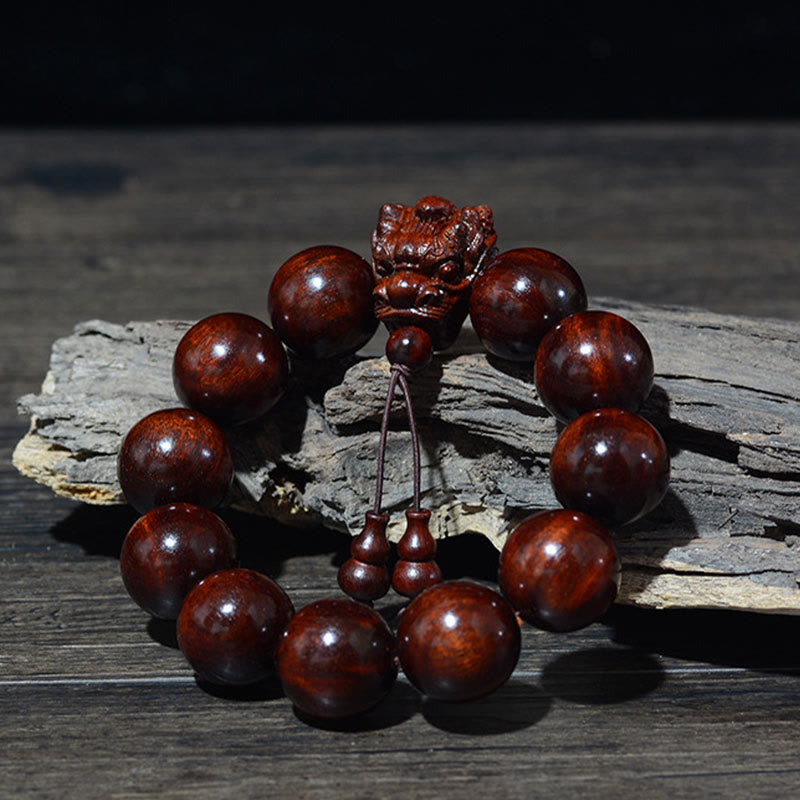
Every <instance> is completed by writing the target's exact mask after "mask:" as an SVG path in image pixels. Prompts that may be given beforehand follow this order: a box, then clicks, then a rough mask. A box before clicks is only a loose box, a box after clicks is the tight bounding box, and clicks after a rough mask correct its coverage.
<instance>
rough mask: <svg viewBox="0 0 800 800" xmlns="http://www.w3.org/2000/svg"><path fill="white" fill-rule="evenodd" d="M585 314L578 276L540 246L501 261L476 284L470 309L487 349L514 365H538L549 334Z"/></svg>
mask: <svg viewBox="0 0 800 800" xmlns="http://www.w3.org/2000/svg"><path fill="white" fill-rule="evenodd" d="M585 309H586V290H585V289H584V288H583V282H582V281H581V279H580V276H579V275H578V273H577V272H576V271H575V270H574V269H573V268H572V266H571V265H570V264H569V263H568V262H567V261H565V260H564V259H563V258H561V257H560V256H557V255H556V254H555V253H551V252H549V251H547V250H539V249H538V248H535V247H521V248H519V249H517V250H508V251H506V252H505V253H501V254H500V255H499V256H497V257H495V258H494V259H493V260H492V261H491V263H489V264H488V265H487V266H486V268H485V269H484V270H483V272H482V273H481V274H480V275H479V276H478V277H477V278H476V279H475V283H474V285H473V287H472V295H471V296H470V305H469V313H470V318H471V320H472V326H473V327H474V328H475V332H476V333H477V334H478V336H479V338H480V340H481V342H482V343H483V345H484V347H485V348H486V349H487V350H488V351H489V352H490V353H493V354H494V355H496V356H499V357H500V358H505V359H509V360H512V361H533V360H534V358H535V357H536V349H537V348H538V346H539V342H541V340H542V337H543V336H544V335H545V334H546V333H547V331H548V330H550V328H551V327H552V326H553V325H555V324H556V323H557V322H558V321H559V320H561V319H563V318H564V317H567V316H569V315H570V314H574V313H576V312H578V311H584V310H585Z"/></svg>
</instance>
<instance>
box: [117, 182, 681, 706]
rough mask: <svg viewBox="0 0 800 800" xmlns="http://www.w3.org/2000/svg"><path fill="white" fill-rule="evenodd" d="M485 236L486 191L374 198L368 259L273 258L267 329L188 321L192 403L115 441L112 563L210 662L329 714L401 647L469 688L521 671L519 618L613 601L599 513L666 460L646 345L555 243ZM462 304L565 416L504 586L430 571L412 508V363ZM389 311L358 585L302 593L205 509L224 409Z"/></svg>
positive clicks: (273, 393) (426, 687) (373, 690)
mask: <svg viewBox="0 0 800 800" xmlns="http://www.w3.org/2000/svg"><path fill="white" fill-rule="evenodd" d="M496 239H497V236H496V233H495V231H494V222H493V217H492V212H491V210H490V209H489V208H488V207H487V206H476V207H466V208H462V209H457V208H456V207H455V206H454V205H453V204H452V203H450V202H449V201H447V200H444V199H442V198H439V197H425V198H422V199H421V200H419V201H418V202H417V203H416V204H415V205H414V206H405V205H385V206H383V208H382V209H381V210H380V213H379V218H378V225H377V228H376V230H375V231H374V233H373V235H372V265H371V266H370V265H369V264H367V262H366V261H364V260H363V259H362V258H361V257H360V256H358V255H357V254H355V253H353V252H351V251H349V250H346V249H344V248H341V247H333V246H320V247H312V248H309V249H307V250H304V251H302V252H300V253H297V254H296V255H294V256H293V257H292V258H290V259H289V260H288V261H287V262H286V263H284V264H283V266H281V268H280V269H279V270H278V272H277V274H276V275H275V278H274V280H273V282H272V285H271V287H270V291H269V312H270V318H271V322H272V326H273V328H270V327H268V326H267V325H265V324H264V323H263V322H261V321H259V320H257V319H255V318H253V317H250V316H248V315H245V314H232V313H227V314H216V315H214V316H211V317H208V318H206V319H204V320H201V321H200V322H198V323H197V324H196V325H194V326H193V327H192V328H191V329H190V330H189V331H188V332H187V333H186V334H185V335H184V337H183V338H182V339H181V341H180V343H179V345H178V347H177V350H176V352H175V358H174V362H173V379H174V384H175V389H176V392H177V394H178V397H179V398H180V400H181V401H182V402H183V403H184V404H185V405H186V406H188V408H176V409H167V410H163V411H156V412H155V413H153V414H150V415H149V416H147V417H145V418H144V419H142V420H140V421H139V422H138V423H136V425H134V426H133V428H132V429H131V430H130V431H129V433H128V434H127V435H126V437H125V439H124V440H123V442H122V445H121V448H120V452H119V459H118V474H119V480H120V485H121V487H122V490H123V493H124V494H125V497H126V499H127V500H128V502H129V503H131V505H133V506H134V507H135V508H136V509H137V510H139V511H140V512H142V513H143V516H142V517H141V518H140V519H139V520H137V522H136V523H135V524H134V525H133V526H132V528H131V529H130V531H129V532H128V535H127V536H126V538H125V542H124V544H123V548H122V553H121V558H120V565H121V570H122V577H123V581H124V583H125V586H126V588H127V590H128V592H129V593H130V594H131V596H132V597H133V599H134V600H135V601H136V602H137V603H138V604H139V605H140V606H141V607H142V608H144V609H145V610H146V611H148V612H149V613H150V614H152V615H154V616H156V617H160V618H165V619H177V634H178V642H179V644H180V647H181V650H182V651H183V653H184V655H185V656H186V658H187V660H188V661H189V663H190V665H191V666H192V668H193V669H194V671H195V672H196V674H197V675H198V676H199V677H200V678H202V679H204V680H207V681H210V682H215V683H225V684H233V685H239V684H249V683H254V682H257V681H260V680H263V679H264V678H266V677H268V676H269V675H270V674H271V673H272V672H273V671H274V670H275V669H277V673H278V676H279V678H280V680H281V682H282V684H283V688H284V691H285V693H286V695H287V696H288V697H289V699H290V700H291V701H292V702H293V703H294V704H295V706H296V707H298V708H299V709H301V710H302V711H303V712H305V713H306V714H309V715H311V716H314V717H320V718H339V717H346V716H351V715H354V714H358V713H360V712H362V711H365V710H367V709H369V708H371V707H372V706H374V705H375V704H376V703H378V702H379V701H380V700H381V699H382V698H383V697H384V696H385V695H386V694H387V693H388V691H389V690H390V688H391V686H392V684H393V682H394V680H395V678H396V676H397V671H398V665H399V666H402V669H403V671H404V673H405V675H406V677H407V678H408V679H409V681H410V682H411V683H412V684H413V685H414V686H416V687H417V688H418V689H419V690H420V691H421V692H423V693H424V694H426V695H428V696H429V697H433V698H435V699H439V700H453V701H463V700H471V699H474V698H477V697H481V696H483V695H486V694H488V693H490V692H492V691H494V690H495V689H497V688H498V687H499V686H500V685H502V684H503V683H504V682H505V681H506V680H507V679H508V677H509V676H510V675H511V674H512V672H513V670H514V667H515V666H516V662H517V659H518V657H519V652H520V642H521V634H520V624H519V622H518V618H519V619H521V620H524V621H526V622H528V623H531V624H532V625H535V626H537V627H540V628H544V629H547V630H551V631H570V630H575V629H578V628H581V627H584V626H585V625H588V624H590V623H591V622H593V621H594V620H596V619H597V618H598V617H599V616H600V615H602V614H603V613H604V612H605V611H606V610H607V608H608V607H609V605H610V604H611V603H612V602H613V600H614V598H615V597H616V594H617V589H618V586H619V577H620V562H619V558H618V555H617V552H616V548H615V545H614V541H613V539H612V537H611V536H610V534H609V532H608V530H607V528H606V526H607V525H608V526H616V525H622V524H625V523H627V522H630V521H632V520H635V519H638V518H640V517H641V516H643V515H644V514H646V513H648V512H649V511H650V510H652V509H653V508H654V507H655V506H656V505H657V504H658V503H659V502H660V501H661V499H662V498H663V496H664V494H665V493H666V490H667V484H668V480H669V455H668V453H667V448H666V446H665V444H664V441H663V439H662V438H661V436H660V434H659V433H658V432H657V431H656V430H655V428H653V426H652V425H650V424H649V423H648V422H646V421H645V420H644V419H642V418H641V417H639V416H637V415H636V413H635V412H636V411H638V409H639V408H640V406H641V404H642V403H643V402H644V400H645V398H646V397H647V395H648V393H649V391H650V389H651V387H652V382H653V360H652V355H651V352H650V348H649V346H648V344H647V342H646V341H645V339H644V337H643V336H642V334H641V333H640V332H639V331H638V330H637V329H636V327H635V326H634V325H632V324H631V323H630V322H628V321H627V320H625V319H623V318H622V317H619V316H617V315H615V314H610V313H607V312H602V311H587V310H586V307H587V299H586V292H585V290H584V287H583V283H582V281H581V279H580V277H579V276H578V274H577V272H575V270H574V269H573V268H572V267H571V266H570V265H569V264H568V263H567V262H566V261H565V260H564V259H562V258H560V257H559V256H557V255H555V254H553V253H550V252H547V251H545V250H540V249H536V248H520V249H517V250H510V251H507V252H505V253H502V254H499V255H498V253H497V250H496V248H495V242H496ZM467 314H469V315H470V317H471V320H472V324H473V327H474V328H475V331H476V332H477V334H478V336H479V338H480V340H481V341H482V343H483V345H484V346H485V347H486V349H487V350H488V351H489V352H490V353H491V354H493V355H494V356H495V357H498V358H502V359H511V360H516V361H525V362H535V366H534V374H535V384H536V388H537V391H538V393H539V397H540V399H541V402H542V403H543V405H544V406H545V407H546V408H547V409H548V410H549V411H550V412H551V413H552V414H553V415H554V416H555V417H556V418H557V419H558V420H559V421H561V422H562V423H564V424H565V427H564V428H563V430H562V431H561V433H560V435H559V437H558V439H557V441H556V444H555V446H554V448H553V451H552V454H551V459H550V478H551V482H552V485H553V490H554V492H555V495H556V497H557V499H558V501H559V502H560V503H561V504H562V506H564V508H563V509H560V510H551V511H544V512H540V513H537V514H534V515H533V516H530V517H528V518H527V519H525V520H523V521H522V522H521V523H520V524H519V525H517V526H516V527H515V528H514V529H513V530H512V531H511V533H510V534H509V535H508V537H507V540H506V543H505V546H504V547H503V550H502V552H501V554H500V561H499V569H498V583H499V587H500V589H501V591H502V595H501V594H499V593H498V592H495V591H493V590H492V589H489V588H487V587H485V586H483V585H479V584H476V583H472V582H469V581H463V580H460V581H442V573H441V570H440V569H439V567H438V565H437V564H436V560H435V556H436V541H435V539H434V538H433V536H432V535H431V533H430V530H429V527H428V522H429V519H430V516H431V512H430V510H428V509H425V508H422V506H421V494H422V492H421V488H420V452H419V437H418V435H417V428H416V421H415V416H414V409H413V403H412V391H411V385H410V382H409V377H410V376H411V375H412V374H413V373H414V372H417V371H419V370H422V369H424V368H425V367H426V365H427V364H428V363H429V362H430V360H431V358H432V355H433V352H434V351H440V350H444V349H446V348H447V347H449V346H450V345H451V344H452V343H453V342H454V341H455V339H456V337H457V335H458V332H459V330H460V329H461V326H462V324H463V322H464V320H465V319H466V316H467ZM379 320H380V321H382V322H383V323H384V324H385V325H386V327H387V328H388V330H389V332H390V335H389V339H388V342H387V346H386V355H387V358H388V359H389V362H390V364H391V369H390V379H389V387H388V391H387V397H386V403H385V407H384V412H383V417H382V421H381V427H380V437H379V444H378V455H377V470H376V472H377V477H376V490H375V502H374V505H373V507H372V509H371V510H369V511H367V512H366V514H365V524H364V528H363V530H362V531H361V533H360V534H359V535H358V536H357V537H355V538H354V539H353V541H352V543H351V558H350V559H349V560H348V561H346V562H345V563H344V564H343V565H342V566H341V567H340V569H339V575H338V581H339V586H340V587H341V589H342V590H343V591H344V592H345V593H346V594H347V595H349V597H337V598H328V599H324V600H320V601H317V602H315V603H311V604H310V605H308V606H306V607H305V608H303V609H301V610H300V611H299V612H297V613H295V611H294V607H293V605H292V602H291V600H290V599H289V597H288V596H287V595H286V593H285V592H284V591H283V589H282V588H281V587H280V586H279V585H278V584H277V583H276V582H275V581H273V580H271V579H270V578H268V577H267V576H265V575H262V574H260V573H258V572H255V571H253V570H249V569H242V568H236V567H234V564H235V550H236V548H235V541H234V538H233V535H232V534H231V531H230V530H229V529H228V527H227V526H226V525H225V523H224V522H223V521H222V520H221V519H220V518H219V517H217V516H216V515H215V514H214V513H213V512H212V511H210V510H208V509H209V508H213V507H215V506H216V505H218V504H219V503H220V502H222V501H223V499H224V498H225V496H226V494H227V492H228V490H229V488H230V485H231V482H232V480H233V461H232V458H231V452H230V447H229V445H228V442H227V439H226V437H225V434H224V432H223V431H222V429H221V428H220V427H219V424H222V425H238V424H243V423H246V422H250V421H253V420H256V419H258V418H260V417H262V416H263V415H264V414H267V413H269V410H270V409H271V408H272V407H273V406H274V405H275V404H276V403H277V402H278V400H279V399H280V397H281V396H282V395H283V393H284V390H285V388H286V384H287V381H288V379H289V364H288V360H287V356H286V353H285V350H284V345H285V346H286V347H287V348H288V349H289V350H290V351H292V353H293V354H294V355H295V357H298V358H316V359H335V358H341V357H344V356H348V355H352V354H354V353H355V352H356V351H357V350H359V349H360V348H361V347H362V346H363V345H364V344H365V343H366V342H367V341H368V340H369V339H370V338H371V336H372V334H373V333H374V332H375V328H376V326H377V324H378V321H379ZM273 329H274V330H273ZM398 387H399V388H400V390H401V393H402V395H403V397H404V400H405V406H406V413H407V419H408V426H409V430H410V433H411V441H412V454H413V469H412V476H413V477H412V481H413V498H414V500H413V507H412V508H410V509H408V510H407V511H406V519H407V526H406V530H405V533H404V534H403V536H402V538H401V539H400V541H399V542H398V544H397V555H398V560H397V562H396V564H395V566H394V569H393V571H391V572H390V570H389V567H388V560H389V556H390V551H391V548H390V545H389V542H388V540H387V538H386V526H387V524H388V521H389V515H388V513H387V512H386V511H385V510H384V509H383V507H382V493H383V479H384V470H383V465H384V454H385V449H386V440H387V434H388V425H389V413H390V409H391V404H392V400H393V398H394V395H395V393H396V390H397V388H398ZM390 586H391V587H392V588H393V589H394V590H395V591H396V592H398V593H399V594H401V595H403V596H405V597H408V598H410V602H409V604H408V605H407V607H406V608H405V609H404V610H403V612H402V614H401V616H400V622H399V625H398V628H397V634H396V636H395V635H394V634H393V633H392V631H391V629H390V627H389V626H388V625H387V623H386V621H385V620H384V619H383V617H382V616H381V615H380V614H379V613H378V612H376V611H375V610H374V608H373V607H372V604H373V602H374V601H375V600H377V599H378V598H380V597H382V596H383V595H385V594H386V593H387V592H388V591H389V588H390Z"/></svg>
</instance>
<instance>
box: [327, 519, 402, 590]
mask: <svg viewBox="0 0 800 800" xmlns="http://www.w3.org/2000/svg"><path fill="white" fill-rule="evenodd" d="M388 523H389V515H388V514H382V513H378V512H375V511H368V512H367V514H366V521H365V523H364V529H363V530H362V531H361V533H360V534H359V535H358V536H356V538H355V539H353V541H352V542H351V543H350V554H351V555H352V558H349V559H348V560H347V561H345V562H344V564H342V566H341V567H339V587H340V588H341V590H342V591H343V592H344V593H345V594H349V595H350V597H352V598H353V599H355V600H361V601H362V602H372V601H373V600H377V599H378V598H379V597H383V596H384V595H385V594H386V592H388V591H389V586H390V585H391V576H390V574H389V568H388V567H387V566H386V562H387V560H388V559H389V554H390V552H391V548H390V547H389V541H388V540H387V538H386V526H387V524H388Z"/></svg>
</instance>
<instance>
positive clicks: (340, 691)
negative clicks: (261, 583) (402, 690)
mask: <svg viewBox="0 0 800 800" xmlns="http://www.w3.org/2000/svg"><path fill="white" fill-rule="evenodd" d="M276 660H277V665H278V675H279V676H280V679H281V683H282V684H283V690H284V691H285V692H286V695H287V697H288V698H289V699H290V700H291V701H292V702H293V703H294V704H295V706H297V708H299V709H300V710H301V711H304V712H305V713H306V714H309V715H311V716H312V717H321V718H329V719H335V718H341V717H350V716H353V715H355V714H360V713H361V712H362V711H366V710H368V709H369V708H372V706H374V705H376V704H377V703H378V702H380V700H382V699H383V698H384V697H385V696H386V694H387V693H388V692H389V690H390V689H391V688H392V684H393V683H394V681H395V678H396V677H397V661H396V657H395V641H394V636H393V635H392V632H391V631H390V630H389V626H388V625H387V624H386V622H385V621H384V620H383V618H382V617H381V616H380V614H378V613H377V612H376V611H374V610H373V609H371V608H369V607H368V606H365V605H363V604H361V603H357V602H356V601H355V600H351V599H350V598H347V597H337V598H328V599H325V600H318V601H317V602H316V603H311V604H310V605H308V606H306V607H305V608H303V609H301V610H300V611H299V612H298V613H297V614H295V616H294V618H293V619H292V621H291V622H290V623H289V625H288V626H287V628H286V631H285V632H284V634H283V636H282V637H281V641H280V644H279V645H278V652H277V655H276Z"/></svg>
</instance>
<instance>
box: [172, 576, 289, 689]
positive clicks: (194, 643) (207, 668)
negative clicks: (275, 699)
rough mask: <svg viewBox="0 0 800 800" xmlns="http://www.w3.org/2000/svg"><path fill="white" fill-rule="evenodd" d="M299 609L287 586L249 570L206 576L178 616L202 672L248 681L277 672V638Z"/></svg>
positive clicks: (225, 680) (181, 640) (181, 634)
mask: <svg viewBox="0 0 800 800" xmlns="http://www.w3.org/2000/svg"><path fill="white" fill-rule="evenodd" d="M293 613H294V607H293V606H292V601H291V600H290V599H289V597H288V595H287V594H286V592H284V590H283V589H282V588H281V587H280V586H279V585H278V584H277V583H275V581H273V580H272V579H271V578H268V577H267V576H266V575H262V574H261V573H260V572H255V571H253V570H250V569H226V570H223V571H221V572H215V573H214V574H213V575H209V576H208V577H207V578H205V579H203V580H202V581H201V582H200V583H198V584H197V586H195V587H194V589H192V591H191V592H189V594H188V595H187V596H186V599H185V600H184V603H183V606H182V607H181V611H180V614H179V615H178V644H179V645H180V648H181V650H182V651H183V654H184V656H186V660H187V661H188V662H189V663H190V664H191V666H192V668H193V669H194V671H195V672H196V673H197V675H198V676H199V677H200V678H202V679H203V680H207V681H210V682H211V683H221V684H230V685H245V684H248V683H256V682H258V681H261V680H264V679H265V678H267V677H268V676H269V675H270V674H272V673H273V672H274V667H275V648H276V646H277V644H278V639H279V638H280V635H281V634H282V633H283V631H284V629H285V628H286V625H287V624H288V622H289V620H290V619H291V617H292V614H293Z"/></svg>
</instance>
